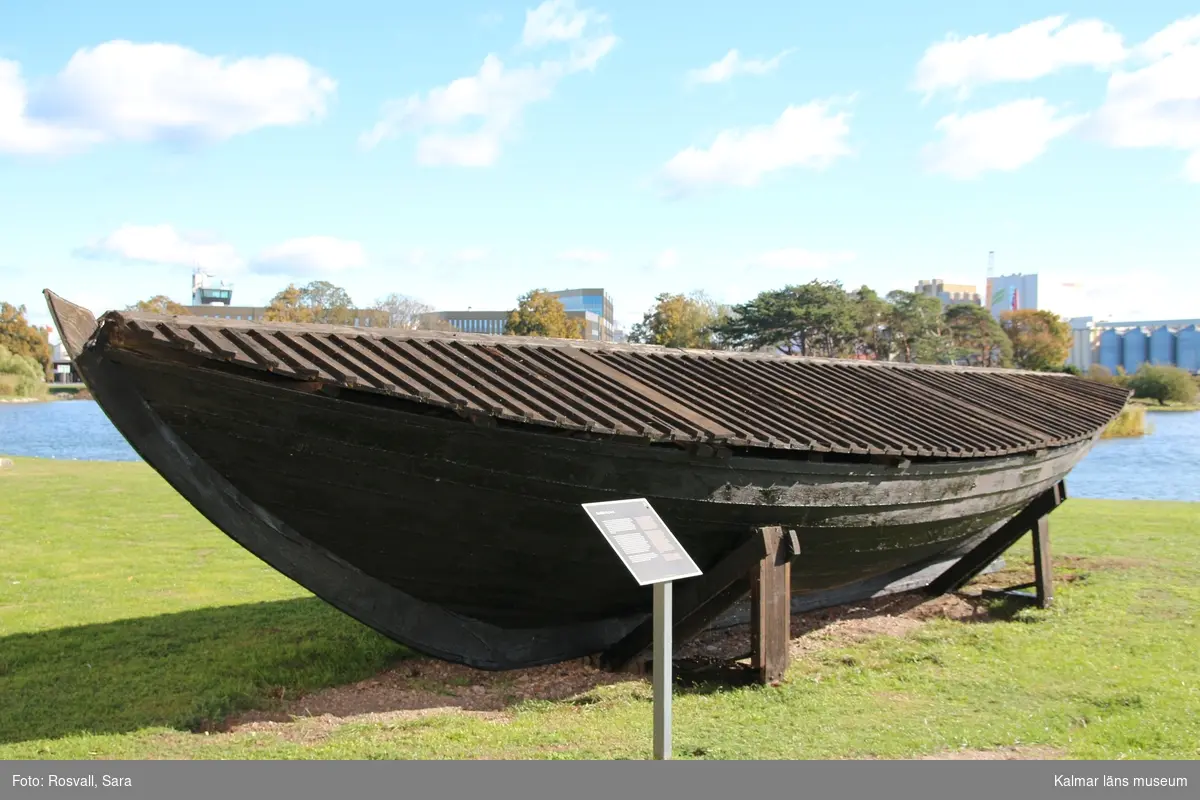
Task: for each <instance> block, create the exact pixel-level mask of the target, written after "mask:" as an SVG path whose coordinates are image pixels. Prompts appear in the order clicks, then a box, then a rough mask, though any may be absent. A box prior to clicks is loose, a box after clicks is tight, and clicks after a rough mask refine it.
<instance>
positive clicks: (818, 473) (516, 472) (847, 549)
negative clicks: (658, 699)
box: [77, 347, 1091, 669]
mask: <svg viewBox="0 0 1200 800" xmlns="http://www.w3.org/2000/svg"><path fill="white" fill-rule="evenodd" d="M77 364H78V367H79V369H80V371H81V373H82V375H83V377H84V379H85V381H86V382H87V383H88V385H89V387H90V388H91V390H92V392H93V394H94V396H95V397H96V399H97V401H98V402H99V403H100V405H101V406H102V408H103V409H104V410H105V412H106V413H107V414H108V415H109V417H110V419H112V421H113V423H114V424H115V425H116V426H117V428H118V429H119V430H120V431H121V432H122V434H124V435H125V436H126V438H127V439H128V440H129V441H130V443H131V444H132V445H133V446H134V447H135V448H136V449H137V450H138V451H139V453H140V454H141V455H142V456H143V458H145V460H146V461H147V462H148V463H149V464H150V465H151V466H152V467H153V468H154V469H156V470H157V471H158V472H160V473H161V474H162V475H163V476H164V477H165V478H166V479H167V481H168V482H169V483H171V485H172V486H174V487H175V488H176V490H178V491H179V492H180V493H181V494H182V495H183V496H184V497H186V498H187V499H188V500H189V501H190V502H191V503H192V504H193V505H194V506H195V507H196V508H198V509H199V510H200V511H201V512H202V513H203V514H204V515H205V516H206V517H208V518H209V519H210V520H211V521H212V522H213V523H214V524H215V525H217V526H218V527H219V528H221V529H222V530H223V531H224V532H225V533H226V534H228V535H229V536H230V537H231V538H233V539H234V540H236V541H238V542H239V543H240V544H242V545H243V546H245V547H246V548H247V549H249V550H250V551H251V552H254V553H255V554H256V555H257V556H259V557H260V558H262V559H263V560H264V561H266V562H267V563H268V564H270V565H271V566H273V567H274V568H276V569H277V570H279V571H280V572H282V573H284V574H286V575H288V576H289V577H291V578H293V579H294V580H296V581H297V582H298V583H300V584H301V585H303V586H305V587H306V588H308V589H310V590H311V591H313V592H314V593H315V594H317V595H318V596H320V597H322V598H324V599H325V600H326V601H328V602H330V603H331V604H333V605H335V606H337V607H338V608H340V609H341V610H343V611H345V612H346V613H348V614H350V615H351V616H353V617H355V618H357V619H359V620H360V621H362V622H364V623H366V624H368V625H370V626H372V627H374V628H376V629H377V630H379V631H381V632H382V633H384V634H385V635H387V636H389V637H391V638H393V639H395V640H397V641H399V642H402V643H404V644H406V645H409V646H411V647H413V648H414V649H417V650H419V651H422V652H425V653H427V654H430V655H433V656H436V657H439V658H443V659H446V660H451V661H457V662H461V663H466V664H469V665H471V666H475V667H479V668H484V669H509V668H516V667H523V666H530V665H534V664H541V663H549V662H555V661H561V660H566V659H570V658H575V657H579V656H583V655H588V654H591V653H596V652H599V651H601V650H603V649H605V648H606V647H608V646H610V645H611V644H613V643H615V642H616V641H617V640H619V639H620V638H621V637H622V636H623V635H624V634H625V633H627V632H628V631H630V630H631V629H632V628H633V627H634V626H636V625H637V624H638V623H639V622H640V621H641V620H642V619H643V618H644V616H645V614H647V613H648V612H649V610H650V600H651V598H650V592H649V589H647V588H641V587H638V586H637V585H636V583H634V581H633V580H632V579H631V578H630V576H629V575H628V573H627V572H625V570H624V567H623V566H622V565H621V564H620V563H619V562H618V561H617V559H615V558H614V557H613V555H612V552H611V550H610V549H609V546H608V545H607V544H606V543H605V542H604V541H603V539H602V537H601V536H600V534H599V533H598V532H597V531H596V530H595V529H594V528H593V527H592V526H591V523H590V522H589V521H588V519H587V517H586V516H585V515H584V513H583V511H582V509H581V508H580V505H581V504H582V503H588V502H596V501H602V500H606V499H620V498H628V497H645V498H646V499H648V500H649V501H650V502H651V503H652V504H653V505H654V507H655V509H656V510H657V511H658V513H659V514H660V515H661V516H662V517H663V519H664V520H665V521H666V522H667V524H668V525H670V526H671V528H672V530H673V531H674V532H675V533H676V535H677V536H678V537H679V539H680V540H681V542H682V543H683V544H684V546H685V547H686V548H687V549H688V551H689V553H691V554H692V556H693V558H694V559H695V560H696V562H697V563H698V564H699V565H700V567H701V569H709V568H711V567H712V566H713V565H714V564H715V563H716V562H717V561H719V560H720V559H721V558H722V557H723V556H724V555H725V554H726V553H728V552H730V551H731V550H732V549H733V548H735V547H736V546H737V545H738V544H739V543H740V542H741V541H743V540H744V538H745V537H746V535H747V533H748V531H749V530H750V529H752V528H753V527H755V526H758V525H784V526H788V527H792V528H794V529H796V530H797V532H798V534H799V536H800V541H801V551H802V557H801V558H800V559H799V560H798V561H797V562H796V563H795V564H794V566H793V590H794V591H795V592H797V593H804V594H808V595H811V596H814V597H816V598H818V599H817V601H816V602H817V603H818V604H819V597H820V595H821V593H831V594H832V593H836V591H837V590H838V589H839V588H841V587H845V586H847V585H849V584H854V583H856V582H863V581H871V580H873V579H879V578H880V577H881V576H885V575H888V574H903V573H905V572H906V571H915V570H917V569H919V568H920V567H921V566H922V565H926V564H929V563H932V562H934V561H937V560H938V559H939V558H942V559H944V558H947V557H949V556H951V555H953V554H954V553H955V552H957V551H960V550H961V549H962V547H963V546H964V545H965V544H967V543H969V542H971V541H972V540H974V539H977V538H979V537H981V536H982V535H983V534H985V533H987V532H988V531H990V530H992V529H994V528H995V527H997V526H998V525H999V524H1001V523H1002V522H1003V521H1005V520H1006V519H1008V518H1010V517H1011V516H1013V515H1014V514H1015V513H1016V512H1017V511H1018V510H1020V509H1021V508H1022V507H1023V506H1024V505H1026V504H1027V503H1028V502H1029V501H1030V500H1032V499H1033V498H1034V497H1035V496H1037V495H1038V494H1040V493H1041V492H1043V491H1044V490H1046V489H1047V488H1049V487H1051V486H1053V485H1054V484H1055V483H1056V482H1058V481H1060V480H1061V479H1062V478H1063V477H1064V476H1065V475H1066V474H1067V472H1069V471H1070V469H1071V468H1072V467H1074V465H1075V464H1076V463H1077V462H1078V461H1079V459H1080V458H1082V457H1083V455H1084V454H1085V453H1086V452H1087V450H1088V448H1089V447H1090V446H1091V441H1085V442H1081V443H1077V444H1073V445H1070V446H1067V447H1063V448H1057V449H1051V450H1047V451H1042V452H1040V453H1038V454H1036V455H1031V456H1026V457H1019V456H1018V457H1006V458H997V459H974V460H970V461H946V462H942V463H927V464H922V463H912V464H909V465H907V466H906V467H904V468H900V467H890V466H885V465H877V464H870V463H859V464H852V463H833V462H826V463H817V462H811V461H808V460H802V458H803V456H801V458H789V457H772V458H765V457H764V458H750V457H741V456H732V457H725V458H718V457H712V456H709V457H704V456H701V455H697V454H694V453H692V452H688V451H686V450H684V449H679V448H671V447H664V446H656V445H645V444H634V443H630V444H626V443H620V442H618V441H615V440H605V439H594V440H581V439H576V438H571V437H568V436H563V435H560V434H557V433H554V432H542V431H536V430H521V429H518V428H514V427H480V426H475V425H473V424H471V423H470V422H467V421H465V420H459V419H454V418H447V417H445V416H443V415H437V414H429V413H422V412H421V410H420V409H417V408H415V407H413V406H412V405H411V404H408V405H406V404H404V403H400V402H397V403H388V402H386V401H381V400H379V399H373V398H370V397H366V396H364V397H363V398H362V399H363V400H364V402H354V401H351V400H347V399H344V398H345V397H346V395H343V399H337V398H334V397H327V396H322V395H318V394H312V393H306V392H304V391H299V390H297V388H295V387H294V386H292V385H289V384H287V383H286V382H283V383H281V382H271V381H267V380H261V379H255V378H254V377H253V376H246V375H236V374H232V373H230V372H228V371H223V370H217V369H209V368H204V367H202V366H201V367H198V366H195V365H193V364H187V363H182V360H180V361H171V360H169V359H166V358H158V357H154V356H153V355H146V354H144V353H133V352H129V351H123V350H120V349H119V348H111V347H110V348H93V347H89V348H87V349H85V350H84V351H83V352H81V353H80V354H79V356H78V358H77ZM368 401H369V402H368Z"/></svg>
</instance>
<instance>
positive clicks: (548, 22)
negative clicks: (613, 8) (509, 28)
mask: <svg viewBox="0 0 1200 800" xmlns="http://www.w3.org/2000/svg"><path fill="white" fill-rule="evenodd" d="M604 20H605V18H604V17H603V16H601V15H600V14H597V13H596V12H595V11H592V10H591V9H584V10H582V11H580V10H579V9H577V8H575V3H574V1H573V0H546V2H544V3H542V4H541V5H540V6H538V7H537V8H535V9H532V10H528V11H526V12H525V28H524V30H523V31H522V32H521V44H523V45H525V46H526V47H540V46H542V45H546V44H550V43H552V42H573V41H577V40H579V39H581V38H583V34H584V32H585V31H586V30H587V28H588V27H589V26H594V25H597V24H599V23H601V22H603V21H604Z"/></svg>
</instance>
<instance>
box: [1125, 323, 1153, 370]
mask: <svg viewBox="0 0 1200 800" xmlns="http://www.w3.org/2000/svg"><path fill="white" fill-rule="evenodd" d="M1147 340H1148V337H1147V336H1146V332H1145V331H1144V330H1142V329H1141V328H1134V329H1133V330H1131V331H1125V336H1124V337H1123V343H1124V345H1125V347H1124V353H1123V358H1122V360H1121V366H1123V367H1125V374H1126V375H1132V374H1133V373H1135V372H1137V371H1138V368H1139V367H1141V366H1142V364H1144V363H1146V355H1147V346H1146V345H1147V343H1148V342H1147Z"/></svg>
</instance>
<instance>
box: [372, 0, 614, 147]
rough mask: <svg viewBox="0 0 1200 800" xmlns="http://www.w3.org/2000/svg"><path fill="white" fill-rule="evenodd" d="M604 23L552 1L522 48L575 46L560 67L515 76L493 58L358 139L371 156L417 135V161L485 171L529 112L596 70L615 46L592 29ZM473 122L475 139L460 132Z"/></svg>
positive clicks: (535, 16)
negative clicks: (572, 78)
mask: <svg viewBox="0 0 1200 800" xmlns="http://www.w3.org/2000/svg"><path fill="white" fill-rule="evenodd" d="M603 20H604V17H602V16H600V15H597V14H595V13H594V12H592V11H577V10H575V8H574V5H573V4H572V3H570V2H560V1H559V0H548V2H545V3H543V4H542V5H541V6H538V8H536V9H534V10H533V11H530V12H529V13H528V15H527V19H526V25H525V32H524V37H523V41H524V42H525V43H526V44H527V45H528V46H531V47H533V46H542V45H546V44H552V43H556V42H566V43H569V45H570V47H569V48H568V49H569V52H568V54H567V55H566V56H565V57H564V58H561V59H549V60H544V61H542V62H540V63H538V64H532V65H523V66H519V67H516V68H509V67H506V66H505V65H504V63H503V62H502V61H501V60H500V59H499V58H498V57H497V56H495V55H493V54H489V55H488V56H487V57H486V58H484V60H483V64H482V65H481V66H480V67H479V71H478V72H477V73H476V74H474V75H471V76H468V77H465V78H458V79H456V80H453V81H451V82H450V83H448V84H446V85H445V86H440V87H437V88H434V89H431V90H430V91H429V92H428V93H426V95H425V96H424V97H422V96H421V95H420V94H414V95H410V96H409V97H407V98H405V99H403V100H393V101H390V102H388V103H386V104H385V105H384V108H383V114H382V117H381V119H380V120H379V121H378V122H377V123H376V124H375V125H374V126H373V127H372V128H371V129H370V130H367V131H365V132H364V133H363V134H362V135H361V136H360V137H359V144H360V145H361V146H362V147H363V148H366V149H370V148H373V147H376V146H378V145H379V144H380V143H382V142H383V141H385V140H387V139H391V138H394V137H396V136H400V135H403V134H410V133H411V134H417V135H418V136H419V137H420V138H419V139H418V141H417V161H418V163H421V164H425V165H447V164H449V165H457V166H466V167H485V166H490V165H491V164H494V163H495V162H496V161H497V160H498V159H499V157H500V152H501V149H502V146H503V143H504V141H505V140H506V139H507V138H508V137H509V136H510V135H511V134H512V132H513V130H514V129H515V128H517V126H518V125H519V124H520V121H521V117H522V114H523V113H524V111H525V109H526V108H527V107H529V106H530V105H533V104H534V103H538V102H542V101H545V100H547V99H549V98H550V96H551V95H552V94H553V93H554V90H555V88H556V87H557V86H558V84H559V83H560V82H561V81H562V80H563V79H564V78H566V77H567V76H568V75H571V74H574V73H578V72H587V71H591V70H594V69H595V68H596V65H597V64H598V63H599V62H600V61H601V60H602V59H603V58H604V56H606V55H607V54H608V53H609V52H610V51H611V50H612V49H613V47H615V46H616V43H617V39H616V37H615V36H612V35H611V34H600V33H597V32H594V31H593V28H594V27H595V26H596V25H597V24H599V23H600V22H602V21H603ZM467 121H475V122H476V123H477V126H478V127H477V128H476V129H475V130H471V131H462V130H456V127H457V126H460V125H462V124H463V123H465V122H467Z"/></svg>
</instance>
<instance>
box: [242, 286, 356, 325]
mask: <svg viewBox="0 0 1200 800" xmlns="http://www.w3.org/2000/svg"><path fill="white" fill-rule="evenodd" d="M353 305H354V303H353V301H351V299H350V295H349V294H347V293H346V290H345V289H343V288H341V287H340V286H334V285H333V284H332V283H329V282H328V281H313V282H311V283H309V284H306V285H305V286H300V287H297V286H296V285H295V284H288V287H287V288H286V289H284V290H283V291H281V292H279V293H278V294H276V295H275V297H273V298H272V299H271V303H270V305H268V306H267V310H266V312H265V313H264V314H263V317H264V318H265V319H266V320H268V321H270V322H315V323H321V324H324V325H347V324H349V323H350V322H351V319H352V315H353V308H352V307H353Z"/></svg>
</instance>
